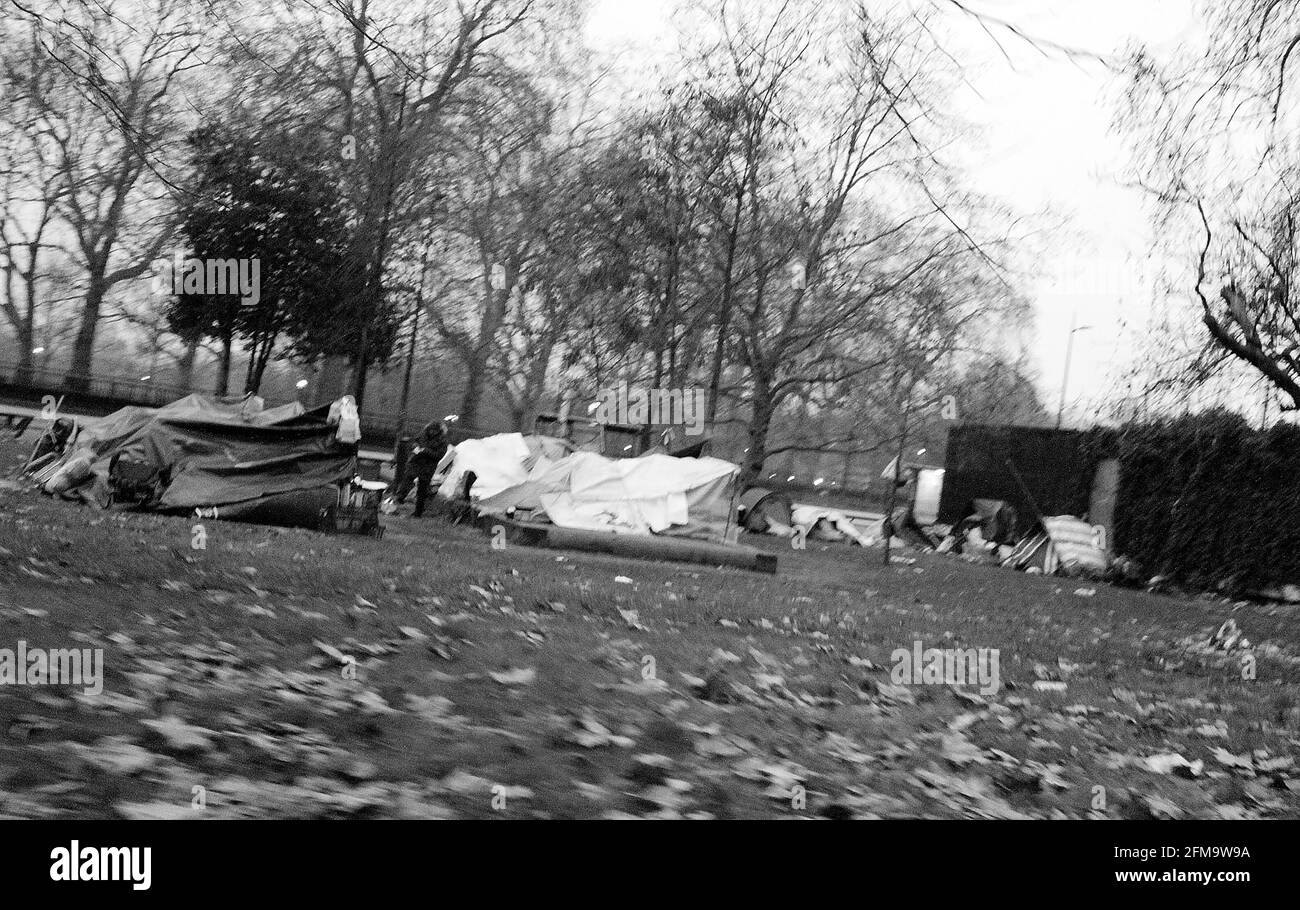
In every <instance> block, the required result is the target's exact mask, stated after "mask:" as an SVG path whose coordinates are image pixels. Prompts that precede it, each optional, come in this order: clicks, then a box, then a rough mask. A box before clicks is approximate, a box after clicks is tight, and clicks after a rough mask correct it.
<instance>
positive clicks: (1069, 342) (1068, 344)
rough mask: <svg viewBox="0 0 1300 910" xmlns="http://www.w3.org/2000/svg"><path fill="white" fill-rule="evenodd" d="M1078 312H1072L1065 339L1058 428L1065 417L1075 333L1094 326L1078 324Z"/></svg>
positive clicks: (1057, 416)
mask: <svg viewBox="0 0 1300 910" xmlns="http://www.w3.org/2000/svg"><path fill="white" fill-rule="evenodd" d="M1077 317H1078V314H1077V313H1071V314H1070V334H1069V335H1067V336H1066V339H1065V374H1064V375H1063V376H1062V377H1061V403H1060V404H1059V405H1058V406H1057V408H1056V428H1057V429H1058V430H1059V429H1060V428H1061V421H1062V420H1063V419H1064V418H1065V390H1066V388H1067V387H1068V386H1069V384H1070V355H1071V354H1073V353H1074V333H1075V332H1083V331H1086V330H1087V329H1090V328H1092V326H1090V325H1080V326H1076V325H1075V324H1074V322H1075V319H1076V318H1077Z"/></svg>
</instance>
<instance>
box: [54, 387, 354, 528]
mask: <svg viewBox="0 0 1300 910" xmlns="http://www.w3.org/2000/svg"><path fill="white" fill-rule="evenodd" d="M327 412H328V407H322V408H318V409H315V410H313V411H309V412H306V411H304V410H303V409H302V407H301V406H300V405H298V404H296V403H295V404H289V405H282V406H280V407H276V408H269V409H266V410H256V409H253V408H250V407H249V406H248V405H247V404H243V403H233V404H232V403H227V402H223V401H219V400H217V399H215V398H212V397H209V396H206V395H189V396H187V397H185V398H182V399H179V400H178V401H174V402H172V403H171V404H168V405H165V406H164V407H161V408H141V407H127V408H122V409H121V410H119V411H115V412H114V413H112V414H110V415H108V416H107V417H104V418H102V419H101V420H99V421H97V422H96V423H95V424H94V425H93V426H92V427H90V428H88V429H87V430H86V431H85V432H84V433H83V434H82V436H81V437H80V438H79V439H78V441H77V448H78V449H85V448H89V449H91V450H92V451H93V453H94V462H93V465H92V470H93V474H94V479H93V483H92V485H91V487H90V490H89V491H88V494H87V498H89V499H92V500H94V501H95V502H97V503H98V504H100V505H107V504H108V503H109V501H110V494H111V492H112V486H111V484H110V478H109V469H110V465H111V464H112V462H113V460H114V457H115V456H116V457H118V458H128V457H129V458H130V459H131V461H132V462H133V463H135V464H141V463H143V464H144V465H146V466H147V467H148V468H150V469H152V470H154V471H156V473H157V474H158V476H159V478H160V486H161V494H160V495H159V496H158V498H157V499H156V500H155V501H153V502H152V503H150V504H149V507H150V508H152V509H154V510H157V511H162V512H173V513H176V512H180V513H188V512H191V511H193V510H194V509H203V510H215V512H214V513H213V517H219V518H235V519H244V520H250V521H262V522H266V523H271V524H311V523H312V522H313V521H314V519H315V518H316V516H318V515H319V510H320V508H322V507H324V506H325V505H328V504H330V503H332V502H334V501H335V498H336V495H337V488H336V487H335V484H337V483H339V482H340V481H346V480H348V479H349V478H351V477H352V475H353V474H354V473H355V467H356V462H355V447H354V446H346V445H343V444H340V443H339V442H337V441H336V438H335V434H336V430H337V427H335V426H334V425H333V424H330V423H328V422H327V421H326V414H327Z"/></svg>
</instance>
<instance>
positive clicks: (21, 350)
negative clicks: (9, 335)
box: [14, 321, 36, 385]
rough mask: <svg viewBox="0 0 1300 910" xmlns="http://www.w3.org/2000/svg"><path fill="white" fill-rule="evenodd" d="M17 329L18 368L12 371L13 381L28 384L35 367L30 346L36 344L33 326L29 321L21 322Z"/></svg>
mask: <svg viewBox="0 0 1300 910" xmlns="http://www.w3.org/2000/svg"><path fill="white" fill-rule="evenodd" d="M16 328H17V330H18V369H17V370H16V371H15V372H14V383H15V384H17V385H30V384H31V381H32V374H33V373H34V372H35V369H36V360H35V355H34V354H32V348H33V347H35V346H36V332H35V327H34V326H33V325H32V324H31V323H30V322H26V321H24V322H21V323H19V324H18V326H17V327H16Z"/></svg>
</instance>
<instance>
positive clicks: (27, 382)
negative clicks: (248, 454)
mask: <svg viewBox="0 0 1300 910" xmlns="http://www.w3.org/2000/svg"><path fill="white" fill-rule="evenodd" d="M196 392H198V393H201V394H207V395H210V394H212V391H211V390H210V389H196V388H192V387H190V386H182V385H174V384H169V383H163V382H154V381H153V380H151V379H128V378H126V377H122V376H110V375H103V374H99V373H74V372H72V371H70V370H63V369H53V368H50V367H44V366H32V367H30V368H28V369H23V368H21V367H20V366H19V365H18V364H17V363H15V362H13V361H7V360H3V359H0V396H3V397H5V398H7V399H10V400H11V401H12V402H14V403H21V404H24V405H27V406H29V407H40V406H41V403H42V400H43V399H44V398H45V396H46V395H53V396H54V397H55V399H62V400H63V409H64V410H67V411H81V412H83V413H86V414H89V415H92V416H102V415H104V414H110V413H112V412H113V411H115V410H117V409H118V408H120V407H124V406H126V405H140V406H143V407H150V408H159V407H162V406H163V405H165V404H169V403H170V402H173V401H175V400H176V399H178V398H184V397H185V396H186V395H192V394H194V393H196ZM263 398H265V400H266V404H267V407H275V406H276V405H281V404H288V403H289V402H291V401H293V399H291V398H275V397H270V398H268V397H266V396H263ZM398 422H399V421H398V419H397V418H396V417H390V416H388V415H380V414H364V413H363V414H362V415H361V435H362V438H363V439H365V440H366V441H367V442H368V443H369V444H370V445H372V446H373V445H390V446H391V445H392V444H393V443H394V442H395V441H396V438H397V428H398ZM414 424H415V421H413V420H409V419H408V420H407V426H406V431H407V432H411V428H412V426H414Z"/></svg>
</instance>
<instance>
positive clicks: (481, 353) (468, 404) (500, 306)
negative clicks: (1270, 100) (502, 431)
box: [460, 266, 512, 428]
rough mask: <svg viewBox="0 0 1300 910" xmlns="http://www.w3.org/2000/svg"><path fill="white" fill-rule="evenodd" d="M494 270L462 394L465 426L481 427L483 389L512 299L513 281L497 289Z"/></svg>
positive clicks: (462, 418) (487, 278)
mask: <svg viewBox="0 0 1300 910" xmlns="http://www.w3.org/2000/svg"><path fill="white" fill-rule="evenodd" d="M490 268H491V266H488V269H489V270H490ZM490 274H491V273H490V271H489V274H488V276H485V277H486V280H487V282H488V288H487V299H486V304H487V305H486V306H485V307H484V308H483V321H482V322H481V323H480V324H479V329H478V339H477V341H475V343H474V350H473V351H472V352H470V356H469V357H468V358H467V360H466V363H465V369H466V371H467V373H466V376H465V394H464V395H462V396H461V401H460V420H461V425H462V426H468V427H474V428H477V427H478V425H479V419H480V414H479V409H480V406H481V404H482V398H483V390H484V387H485V385H486V383H485V380H486V379H487V376H486V373H487V365H488V360H489V359H490V357H491V355H492V341H493V339H494V338H495V337H496V334H497V329H498V328H500V326H501V320H502V318H503V317H504V315H505V308H506V301H507V300H509V298H510V287H511V284H512V281H511V280H507V281H506V286H505V287H504V288H502V289H501V290H497V289H495V288H493V287H492V285H491V277H490Z"/></svg>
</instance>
